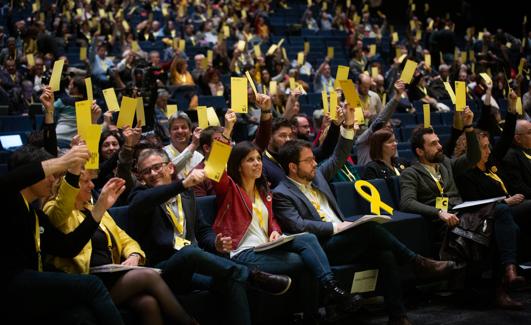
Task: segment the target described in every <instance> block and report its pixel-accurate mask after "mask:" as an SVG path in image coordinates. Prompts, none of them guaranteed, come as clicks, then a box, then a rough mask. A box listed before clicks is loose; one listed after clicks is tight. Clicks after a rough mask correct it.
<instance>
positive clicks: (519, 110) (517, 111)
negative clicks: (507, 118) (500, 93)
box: [516, 96, 523, 115]
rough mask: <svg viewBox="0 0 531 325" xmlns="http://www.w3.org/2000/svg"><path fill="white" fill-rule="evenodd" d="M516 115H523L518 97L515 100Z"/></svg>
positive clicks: (520, 99)
mask: <svg viewBox="0 0 531 325" xmlns="http://www.w3.org/2000/svg"><path fill="white" fill-rule="evenodd" d="M516 114H518V115H522V114H523V107H522V97H520V96H518V98H516Z"/></svg>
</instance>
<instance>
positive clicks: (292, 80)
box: [289, 77, 297, 91]
mask: <svg viewBox="0 0 531 325" xmlns="http://www.w3.org/2000/svg"><path fill="white" fill-rule="evenodd" d="M289 89H290V90H291V91H294V90H295V89H297V83H296V82H295V78H293V77H290V78H289Z"/></svg>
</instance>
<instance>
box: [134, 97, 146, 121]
mask: <svg viewBox="0 0 531 325" xmlns="http://www.w3.org/2000/svg"><path fill="white" fill-rule="evenodd" d="M139 122H140V126H145V125H146V114H144V99H143V98H142V96H140V97H137V98H136V123H139Z"/></svg>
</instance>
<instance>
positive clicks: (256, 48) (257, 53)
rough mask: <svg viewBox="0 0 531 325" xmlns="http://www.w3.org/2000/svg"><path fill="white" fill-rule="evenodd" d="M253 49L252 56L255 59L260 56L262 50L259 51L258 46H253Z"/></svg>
mask: <svg viewBox="0 0 531 325" xmlns="http://www.w3.org/2000/svg"><path fill="white" fill-rule="evenodd" d="M253 48H254V55H255V56H256V57H260V56H262V50H260V45H258V44H257V45H255V46H253Z"/></svg>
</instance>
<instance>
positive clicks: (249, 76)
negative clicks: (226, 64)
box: [245, 71, 258, 96]
mask: <svg viewBox="0 0 531 325" xmlns="http://www.w3.org/2000/svg"><path fill="white" fill-rule="evenodd" d="M245 77H247V81H249V84H250V85H251V89H252V90H253V93H254V95H255V96H256V94H258V91H256V86H255V85H254V81H253V78H251V74H249V71H245Z"/></svg>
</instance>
